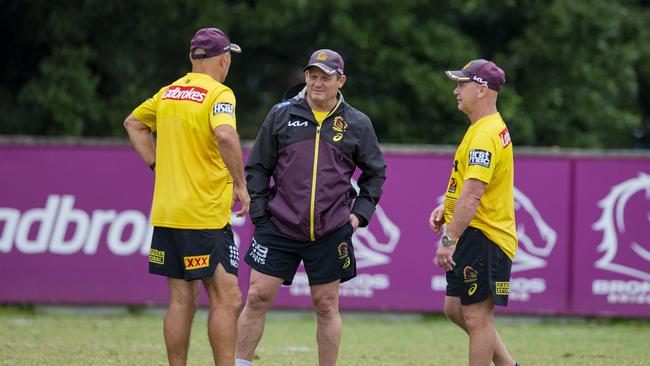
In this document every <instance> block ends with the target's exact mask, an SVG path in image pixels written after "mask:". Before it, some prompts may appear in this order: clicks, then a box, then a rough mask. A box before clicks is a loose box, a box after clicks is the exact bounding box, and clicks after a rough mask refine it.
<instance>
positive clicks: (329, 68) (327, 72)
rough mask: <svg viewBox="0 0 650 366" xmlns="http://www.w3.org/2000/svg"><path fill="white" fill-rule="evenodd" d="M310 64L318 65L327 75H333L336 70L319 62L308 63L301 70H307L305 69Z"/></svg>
mask: <svg viewBox="0 0 650 366" xmlns="http://www.w3.org/2000/svg"><path fill="white" fill-rule="evenodd" d="M312 66H314V67H318V68H319V69H321V70H323V72H324V73H326V74H327V75H334V74H336V70H334V69H333V68H331V67H329V66H327V65H325V64H321V63H313V64H309V65H307V66H305V68H304V69H302V70H303V71H307V69H308V68H310V67H312Z"/></svg>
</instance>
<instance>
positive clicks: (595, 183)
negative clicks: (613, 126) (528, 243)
mask: <svg viewBox="0 0 650 366" xmlns="http://www.w3.org/2000/svg"><path fill="white" fill-rule="evenodd" d="M575 174H576V191H575V196H576V203H577V204H576V210H575V220H576V232H575V239H574V245H575V254H574V256H573V268H572V272H573V284H572V288H573V290H572V296H571V301H572V306H573V310H574V311H575V312H576V313H578V314H593V315H629V316H650V161H649V160H647V159H645V160H640V159H637V160H634V159H629V160H624V161H621V160H618V159H588V160H582V161H578V162H577V163H576V173H575Z"/></svg>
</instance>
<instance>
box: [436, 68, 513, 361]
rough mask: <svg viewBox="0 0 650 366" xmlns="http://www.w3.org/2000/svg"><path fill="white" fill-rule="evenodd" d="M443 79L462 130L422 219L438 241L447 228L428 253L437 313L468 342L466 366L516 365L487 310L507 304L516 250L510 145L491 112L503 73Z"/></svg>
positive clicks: (470, 72) (468, 72) (467, 71)
mask: <svg viewBox="0 0 650 366" xmlns="http://www.w3.org/2000/svg"><path fill="white" fill-rule="evenodd" d="M446 74H447V77H449V78H450V79H451V80H454V81H456V82H457V86H456V88H455V89H454V95H455V96H456V101H457V104H458V110H460V111H461V112H463V113H465V114H466V115H467V117H468V118H469V120H470V126H469V128H468V129H467V132H466V133H465V136H464V137H463V140H462V141H461V143H460V145H459V146H458V150H457V151H456V155H455V157H454V164H453V167H452V171H451V177H450V179H449V184H448V185H447V192H446V193H445V201H444V203H443V204H441V205H440V206H438V207H436V208H435V209H434V210H433V212H432V213H431V217H430V218H429V224H430V226H431V228H432V229H433V231H434V232H436V233H437V234H439V235H440V234H442V225H444V224H445V223H446V225H447V227H446V233H445V235H444V236H443V237H442V241H441V244H440V246H439V247H438V249H437V251H436V262H437V264H438V265H439V266H440V267H441V268H442V269H444V270H445V271H446V272H447V291H446V296H445V305H444V310H445V314H446V315H447V317H448V318H449V319H450V320H452V321H453V322H454V323H456V324H458V325H459V326H460V327H461V328H462V329H463V330H465V331H466V332H467V333H468V334H469V339H470V346H469V364H470V365H471V366H477V365H490V363H491V362H494V364H495V365H497V366H505V365H508V366H512V365H518V364H517V363H516V362H515V361H514V359H513V358H512V357H511V356H510V353H508V350H507V349H506V347H505V345H504V343H503V341H502V340H501V337H500V336H499V334H498V333H497V331H496V329H495V327H494V323H493V320H492V319H493V317H494V305H495V304H497V305H501V306H506V305H507V304H508V294H509V286H510V269H511V266H512V259H513V258H514V256H515V252H516V250H517V235H516V228H515V210H514V168H513V156H512V142H511V141H510V134H509V132H508V128H507V127H506V125H505V123H504V122H503V119H501V115H500V114H499V112H497V107H496V101H497V94H498V92H499V91H500V90H501V86H502V85H503V84H504V83H505V81H506V79H505V73H504V72H503V70H502V69H501V68H499V67H498V66H497V65H496V64H494V63H493V62H491V61H486V60H483V59H478V60H473V61H471V62H470V63H468V64H467V65H465V67H463V69H462V70H458V71H447V72H446Z"/></svg>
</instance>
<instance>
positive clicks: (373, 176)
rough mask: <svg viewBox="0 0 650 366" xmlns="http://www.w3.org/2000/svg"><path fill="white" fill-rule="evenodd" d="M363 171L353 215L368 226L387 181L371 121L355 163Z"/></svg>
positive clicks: (383, 162)
mask: <svg viewBox="0 0 650 366" xmlns="http://www.w3.org/2000/svg"><path fill="white" fill-rule="evenodd" d="M355 163H356V164H357V166H358V167H359V169H361V176H360V177H359V180H358V184H359V195H358V196H357V199H356V200H355V202H354V206H353V207H352V213H353V214H355V215H357V217H359V221H360V226H362V227H363V226H367V225H368V222H370V218H372V215H373V213H374V212H375V207H376V206H377V204H378V203H379V199H380V198H381V195H382V193H383V191H382V186H383V185H384V181H385V180H386V162H385V161H384V154H383V153H382V152H381V150H380V149H379V142H378V141H377V135H376V134H375V130H374V128H373V127H372V123H371V122H370V120H369V119H368V120H367V128H366V129H365V131H364V134H363V136H362V138H361V141H360V147H359V154H358V157H357V161H356V162H355Z"/></svg>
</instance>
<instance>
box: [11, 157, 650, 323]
mask: <svg viewBox="0 0 650 366" xmlns="http://www.w3.org/2000/svg"><path fill="white" fill-rule="evenodd" d="M386 161H387V165H388V170H387V176H388V179H387V180H386V184H385V186H384V195H383V197H382V199H381V202H380V203H379V206H378V207H377V211H376V214H375V216H374V217H373V219H372V221H371V223H370V225H369V226H368V227H367V228H363V229H359V230H358V231H357V232H356V233H355V235H354V237H353V246H354V250H355V254H356V258H357V267H358V276H357V278H355V279H353V280H351V281H349V282H346V283H345V284H343V285H342V286H341V307H342V308H343V309H363V310H393V311H422V312H431V311H435V312H438V311H441V310H442V305H443V299H444V288H445V279H444V273H443V272H442V270H441V269H440V268H438V267H437V266H436V265H435V264H434V262H433V257H434V253H435V248H436V246H437V243H438V241H439V238H438V237H436V235H434V234H433V233H432V232H431V230H430V229H429V227H428V217H429V214H430V212H431V210H432V209H433V208H434V207H435V206H436V205H437V204H438V202H440V201H439V200H440V199H441V198H442V197H441V196H442V195H443V193H444V190H445V187H446V184H447V180H448V178H449V174H450V171H451V167H452V154H450V153H446V154H440V153H433V152H431V153H417V154H416V153H411V154H407V153H397V152H387V153H386ZM606 164H611V165H612V167H611V168H604V167H603V166H604V165H606ZM649 167H650V159H648V158H645V160H642V159H624V158H621V159H617V160H614V159H605V160H603V161H600V160H595V159H593V158H591V159H590V158H576V157H570V158H569V157H557V156H554V157H544V156H517V157H516V161H515V188H516V189H515V209H516V219H517V232H518V237H519V249H518V252H517V257H516V258H515V261H514V262H513V272H512V281H511V284H510V302H509V306H508V308H505V309H499V311H505V312H509V313H522V314H524V313H531V314H533V313H534V314H571V313H574V310H575V312H578V313H580V314H621V315H642V316H648V315H650V312H649V311H648V308H650V306H648V304H649V302H648V297H649V294H650V290H649V282H650V281H649V280H648V276H650V275H649V274H648V273H650V269H649V268H650V266H649V265H648V261H649V260H650V259H649V258H650V256H649V255H648V253H650V252H649V250H650V247H649V245H648V244H650V242H649V239H648V235H647V234H648V232H650V225H649V223H648V220H649V216H648V215H649V213H648V212H649V210H648V202H649V201H648V196H647V194H648V192H649V191H650V188H649V187H650V186H649V185H647V178H648V176H647V175H646V176H643V175H640V173H641V172H645V173H646V174H648V175H650V171H648V170H649ZM604 171H608V173H607V174H605V173H603V172H604ZM613 172H616V173H615V174H614V173H613ZM0 176H1V177H2V179H0V303H25V302H27V303H64V304H165V303H167V301H168V299H167V296H168V295H167V286H166V281H164V279H163V278H161V277H158V276H153V275H149V274H148V273H147V256H146V255H147V253H148V249H149V244H150V239H151V232H152V230H151V227H150V226H149V219H148V215H149V209H150V205H151V198H152V191H153V175H152V173H151V172H150V171H149V170H148V168H147V167H146V165H145V164H144V163H143V162H142V161H141V160H140V159H139V158H138V156H137V154H136V153H135V152H134V151H133V150H132V149H131V148H130V147H129V146H106V147H102V146H98V147H90V146H24V145H0ZM644 179H645V180H644ZM625 182H630V183H629V184H628V185H629V186H630V187H633V188H629V189H628V188H626V187H628V186H626V185H624V183H625ZM644 183H645V184H646V185H645V186H643V184H644ZM619 186H620V187H623V188H618V189H617V188H616V187H619ZM639 187H641V188H639ZM630 189H637V190H636V191H631V190H630ZM619 191H620V192H623V193H620V192H619ZM611 192H619V193H617V194H618V196H617V197H618V198H611V199H609V201H608V200H607V199H608V198H607V197H609V196H608V195H609V194H610V193H611ZM614 200H616V203H615V204H614V203H611V204H610V203H609V202H610V201H614ZM603 202H606V203H603ZM621 202H622V203H621ZM608 204H610V205H614V206H612V208H611V209H609V208H607V209H604V208H603V207H605V206H606V207H610V206H607V205H608ZM623 206H624V208H620V207H623ZM604 212H606V213H607V214H610V213H611V215H613V216H612V217H613V218H614V219H615V220H616V221H615V222H614V223H613V224H612V225H614V226H613V227H614V228H616V233H618V235H619V239H618V240H619V241H618V243H623V240H626V243H627V244H626V246H625V249H626V250H628V252H629V253H630V254H629V256H626V257H621V258H623V259H624V260H625V261H624V262H619V261H618V254H621V255H622V248H623V246H622V245H621V246H619V247H618V248H619V251H618V253H617V250H616V248H615V249H614V250H613V254H611V253H612V250H611V249H609V245H610V244H609V241H607V240H610V238H611V236H612V234H611V233H610V231H611V230H610V229H609V226H607V225H609V224H608V223H604V222H605V219H603V218H602V216H603V215H604ZM621 215H622V216H621ZM619 216H621V217H622V218H623V219H624V221H620V220H619V219H620V218H621V217H619ZM232 225H233V229H234V232H235V234H236V241H237V243H238V245H239V248H240V253H241V257H242V258H243V254H245V252H246V250H247V249H248V246H249V244H250V241H251V236H252V230H253V227H252V225H251V224H250V222H249V220H248V218H235V217H233V219H232ZM621 225H624V229H621ZM610 226H611V225H610ZM605 227H606V228H605ZM603 228H605V229H603ZM605 239H607V240H605ZM606 241H607V243H605V242H606ZM603 243H605V244H603ZM634 255H635V256H634ZM610 257H611V258H610ZM613 257H616V260H614V259H613ZM571 259H572V261H571ZM628 267H629V268H633V269H634V271H631V272H630V271H621V269H622V268H628ZM249 271H250V268H249V267H248V265H247V264H245V262H244V261H243V260H242V261H241V265H240V268H239V273H240V276H239V282H240V287H241V288H242V291H244V293H245V291H246V289H247V287H248V286H247V285H248V277H249ZM644 276H645V277H644ZM612 294H613V295H612ZM623 295H625V296H628V297H621V296H623ZM631 295H634V296H636V297H634V296H632V297H634V301H637V302H636V303H632V300H629V298H630V297H629V296H631ZM202 296H203V297H202V303H205V302H206V299H205V295H202ZM617 296H618V297H617ZM612 299H613V300H612ZM621 299H625V300H621ZM612 301H613V302H612ZM275 306H276V307H278V308H292V309H295V308H311V306H312V305H311V299H310V296H309V286H308V282H307V277H306V274H305V273H304V269H303V268H302V267H301V268H300V269H299V272H298V274H297V275H296V277H295V279H294V282H293V285H292V286H290V287H283V288H282V290H281V292H280V295H279V296H278V299H277V301H276V304H275Z"/></svg>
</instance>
